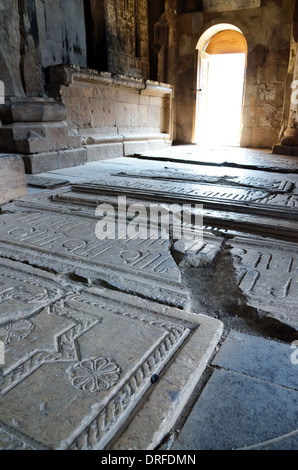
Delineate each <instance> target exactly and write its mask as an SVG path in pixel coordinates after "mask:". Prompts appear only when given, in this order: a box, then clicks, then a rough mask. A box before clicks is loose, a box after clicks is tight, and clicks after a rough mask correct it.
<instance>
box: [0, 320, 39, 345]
mask: <svg viewBox="0 0 298 470" xmlns="http://www.w3.org/2000/svg"><path fill="white" fill-rule="evenodd" d="M33 330H34V325H33V323H32V322H31V321H29V320H21V321H18V322H15V323H9V324H8V325H5V326H1V327H0V339H1V341H3V342H4V344H10V343H11V341H12V340H13V339H15V340H17V341H21V340H22V339H25V338H27V337H28V336H29V335H30V334H31V333H32V331H33Z"/></svg>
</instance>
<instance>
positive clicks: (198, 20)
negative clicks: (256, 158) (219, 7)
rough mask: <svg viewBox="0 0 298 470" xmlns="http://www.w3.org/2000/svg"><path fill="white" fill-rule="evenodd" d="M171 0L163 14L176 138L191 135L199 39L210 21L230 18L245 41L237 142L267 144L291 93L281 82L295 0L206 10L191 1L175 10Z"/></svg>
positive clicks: (285, 70)
mask: <svg viewBox="0 0 298 470" xmlns="http://www.w3.org/2000/svg"><path fill="white" fill-rule="evenodd" d="M174 3H175V2H173V1H171V0H168V1H167V15H168V20H169V22H170V24H171V30H172V36H173V35H175V37H174V39H173V40H172V43H171V44H170V46H171V50H172V57H173V55H174V56H175V61H176V68H175V70H173V66H172V64H171V63H170V62H169V65H168V68H169V71H170V77H169V82H170V83H172V84H174V85H175V98H176V112H175V116H176V117H175V128H176V135H175V139H176V140H177V141H179V142H185V143H190V142H192V139H193V116H194V107H195V87H196V73H197V71H196V61H197V50H196V45H197V43H198V40H199V39H200V37H201V35H202V34H203V33H204V32H205V31H206V30H207V29H208V28H209V27H211V26H214V25H217V24H220V23H229V24H232V25H235V26H237V27H238V28H240V30H241V31H242V32H243V34H244V35H245V37H246V40H247V43H248V57H247V71H246V81H245V97H244V112H243V131H242V138H241V145H242V146H244V147H260V148H261V147H272V145H274V144H275V143H276V142H278V140H279V136H280V131H281V129H282V127H283V126H284V124H285V121H286V111H285V109H284V104H285V102H284V100H289V93H290V90H288V91H287V90H285V87H286V86H288V81H289V80H288V78H289V77H288V75H287V74H288V68H289V64H290V61H291V49H292V43H293V40H292V22H293V12H294V6H295V1H294V0H272V1H271V0H268V1H266V2H262V6H260V7H257V8H245V9H239V10H236V9H235V10H229V11H226V12H224V11H220V12H215V13H205V12H204V11H202V10H203V8H201V11H195V7H193V11H189V10H190V8H191V5H190V4H189V5H188V9H187V13H184V11H185V10H183V8H180V10H178V12H177V11H176V15H175V14H174V13H173V5H174ZM176 3H177V2H176ZM235 3H237V2H235ZM178 4H179V2H178ZM197 10H198V8H197Z"/></svg>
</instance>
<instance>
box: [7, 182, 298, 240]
mask: <svg viewBox="0 0 298 470" xmlns="http://www.w3.org/2000/svg"><path fill="white" fill-rule="evenodd" d="M154 198H155V195H154V194H151V195H148V196H147V198H146V199H142V204H143V205H144V206H145V207H146V209H148V208H150V204H152V203H154V200H153V199H154ZM159 201H161V203H162V201H163V198H162V197H160V198H159ZM138 203H140V200H138V199H137V196H136V197H135V198H133V196H131V195H130V194H127V196H126V204H127V207H129V206H130V205H132V204H138ZM166 203H167V201H166ZM99 204H111V205H112V206H113V207H115V208H116V209H117V205H118V197H117V195H116V194H115V193H112V194H109V193H108V192H107V191H105V190H103V191H102V192H101V193H99V191H98V188H97V189H96V190H95V191H94V192H91V191H89V189H88V192H85V191H84V188H81V189H80V190H79V189H78V188H77V187H76V188H75V190H73V189H72V186H70V187H63V188H59V189H56V190H50V191H44V192H42V193H37V194H34V198H33V197H32V196H31V195H30V196H27V197H24V198H20V199H18V200H16V201H14V202H13V203H11V204H6V205H5V207H3V210H5V211H6V212H28V211H36V210H42V211H44V210H50V211H56V212H61V213H63V214H70V215H71V214H72V215H76V214H81V215H87V216H89V217H94V214H95V208H96V207H97V206H98V205H99ZM155 204H156V200H155ZM181 207H183V204H182V205H181ZM202 209H203V218H204V229H205V226H206V228H207V229H209V228H210V229H214V228H218V227H221V228H224V229H225V230H229V231H234V230H238V232H246V233H247V232H248V233H256V234H259V235H266V234H267V233H268V232H270V234H271V235H272V236H278V237H283V238H284V239H288V240H295V239H297V238H298V228H297V223H296V221H295V219H291V218H290V219H284V218H283V211H280V212H279V216H275V217H271V216H270V213H269V214H267V213H265V212H266V211H265V212H264V214H261V213H258V215H254V213H253V211H251V213H247V211H246V210H245V208H243V210H242V212H239V210H240V209H239V208H237V211H235V212H233V211H232V210H229V211H226V210H223V209H221V210H216V208H215V209H207V208H206V207H205V205H203V206H202ZM259 212H262V211H261V210H260V211H259Z"/></svg>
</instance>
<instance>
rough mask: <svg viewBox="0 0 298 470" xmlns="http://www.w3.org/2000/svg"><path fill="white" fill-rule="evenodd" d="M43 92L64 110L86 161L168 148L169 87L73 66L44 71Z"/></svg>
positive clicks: (169, 133)
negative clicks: (76, 133) (46, 82)
mask: <svg viewBox="0 0 298 470" xmlns="http://www.w3.org/2000/svg"><path fill="white" fill-rule="evenodd" d="M48 81H49V87H48V91H49V93H50V94H51V95H52V96H53V97H54V98H56V99H60V100H61V101H62V103H63V105H64V106H65V108H66V110H67V117H66V120H67V122H68V126H69V128H71V129H73V130H74V131H76V132H78V133H79V135H81V138H82V145H84V146H86V148H87V160H88V161H91V160H92V161H93V160H99V159H101V158H111V157H120V156H123V155H132V154H134V153H138V152H144V151H146V150H148V149H154V148H161V147H163V146H165V145H169V144H171V138H172V136H171V134H172V121H171V116H172V114H171V105H172V87H171V86H170V85H166V84H161V83H157V82H152V81H148V80H141V79H136V78H129V77H125V76H123V75H118V76H112V74H110V73H108V72H95V71H91V70H86V69H80V68H78V67H63V66H60V67H59V66H58V67H52V68H50V69H49V70H48Z"/></svg>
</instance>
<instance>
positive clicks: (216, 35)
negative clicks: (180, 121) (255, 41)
mask: <svg viewBox="0 0 298 470" xmlns="http://www.w3.org/2000/svg"><path fill="white" fill-rule="evenodd" d="M196 49H197V50H198V67H197V81H196V83H197V86H196V109H195V119H194V121H195V122H194V130H195V132H194V139H193V141H194V142H195V143H197V144H208V145H209V144H214V143H216V144H219V145H221V144H222V145H240V133H241V126H242V110H243V93H244V79H245V71H246V61H247V41H246V38H245V36H244V34H243V32H242V31H241V30H240V28H238V27H237V26H235V25H233V24H229V23H220V24H216V25H214V26H211V27H209V28H208V29H207V30H206V31H205V32H204V33H203V34H202V35H201V37H200V39H199V41H198V43H197V47H196Z"/></svg>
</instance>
